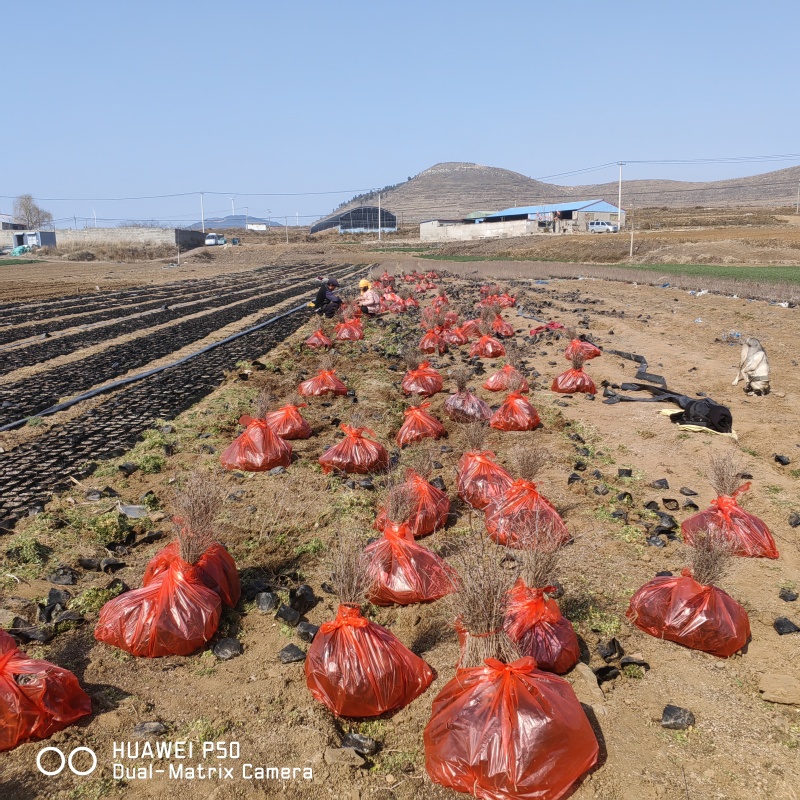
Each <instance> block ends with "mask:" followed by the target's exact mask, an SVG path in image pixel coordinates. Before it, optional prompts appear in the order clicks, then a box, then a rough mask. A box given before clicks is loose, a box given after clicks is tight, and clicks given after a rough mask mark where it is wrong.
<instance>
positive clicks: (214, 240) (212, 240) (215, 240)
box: [206, 233, 227, 246]
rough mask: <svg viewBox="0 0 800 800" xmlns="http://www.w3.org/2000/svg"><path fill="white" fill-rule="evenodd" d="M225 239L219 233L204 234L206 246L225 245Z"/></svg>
mask: <svg viewBox="0 0 800 800" xmlns="http://www.w3.org/2000/svg"><path fill="white" fill-rule="evenodd" d="M226 243H227V239H226V238H225V237H224V236H223V235H222V234H221V233H209V234H206V246H208V245H212V244H226Z"/></svg>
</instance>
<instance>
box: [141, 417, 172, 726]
mask: <svg viewBox="0 0 800 800" xmlns="http://www.w3.org/2000/svg"><path fill="white" fill-rule="evenodd" d="M166 427H170V426H166ZM162 430H163V429H162ZM166 732H167V728H166V726H165V725H162V724H161V723H160V722H140V723H139V724H138V725H134V726H133V735H134V736H161V734H162V733H166Z"/></svg>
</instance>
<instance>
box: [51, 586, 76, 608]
mask: <svg viewBox="0 0 800 800" xmlns="http://www.w3.org/2000/svg"><path fill="white" fill-rule="evenodd" d="M70 600H72V595H71V594H70V593H69V592H68V591H67V590H66V589H51V590H50V591H49V592H48V593H47V605H48V606H54V605H55V604H56V603H60V604H61V605H62V606H65V607H66V605H67V603H69V601H70Z"/></svg>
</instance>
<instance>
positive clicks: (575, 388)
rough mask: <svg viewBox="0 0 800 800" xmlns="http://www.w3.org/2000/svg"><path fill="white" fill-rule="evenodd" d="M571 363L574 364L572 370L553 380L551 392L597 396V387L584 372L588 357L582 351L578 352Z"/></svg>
mask: <svg viewBox="0 0 800 800" xmlns="http://www.w3.org/2000/svg"><path fill="white" fill-rule="evenodd" d="M570 361H571V362H572V369H568V370H567V371H566V372H562V373H561V374H560V375H556V377H555V378H553V383H552V385H551V386H550V391H553V392H560V393H561V394H573V393H575V392H583V393H585V394H597V387H596V386H595V385H594V381H593V380H592V379H591V378H590V377H589V376H588V375H587V374H586V373H585V372H584V371H583V364H584V362H585V361H586V356H584V354H583V353H582V352H581V351H580V350H576V351H575V352H573V353H572V356H571V357H570Z"/></svg>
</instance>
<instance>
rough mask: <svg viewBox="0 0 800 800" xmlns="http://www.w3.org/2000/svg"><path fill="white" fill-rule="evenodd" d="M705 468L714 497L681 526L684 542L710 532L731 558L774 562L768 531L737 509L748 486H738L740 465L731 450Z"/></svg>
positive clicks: (694, 540)
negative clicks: (725, 546)
mask: <svg viewBox="0 0 800 800" xmlns="http://www.w3.org/2000/svg"><path fill="white" fill-rule="evenodd" d="M709 466H710V470H709V473H710V482H711V486H712V487H713V489H714V491H715V492H716V493H717V497H716V499H715V500H712V501H711V507H710V508H708V509H706V510H705V511H700V512H698V513H697V514H694V515H692V516H691V517H689V518H688V519H686V520H684V521H683V523H681V533H682V534H683V540H684V542H686V544H688V545H694V544H695V542H696V540H697V538H698V536H702V535H704V534H705V532H706V531H708V530H710V529H712V528H713V529H715V530H718V531H719V532H720V535H721V536H722V537H723V538H724V539H725V541H726V542H727V543H728V547H729V548H730V551H731V553H732V554H733V555H737V556H747V557H750V558H777V557H778V548H777V547H776V545H775V539H773V537H772V533H771V532H770V530H769V528H768V527H767V526H766V524H765V523H764V522H763V521H762V520H760V519H759V518H758V517H757V516H755V514H751V513H750V512H748V511H745V510H744V509H743V508H740V507H739V504H738V502H737V499H738V498H739V497H740V496H741V495H742V494H744V493H745V492H746V491H748V490H749V489H750V482H749V481H748V482H747V483H742V478H741V475H742V465H741V462H740V461H739V459H738V458H737V456H736V454H735V453H734V451H733V449H732V448H729V449H728V450H727V451H726V452H722V453H718V454H715V455H713V456H712V457H711V459H710V464H709Z"/></svg>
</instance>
